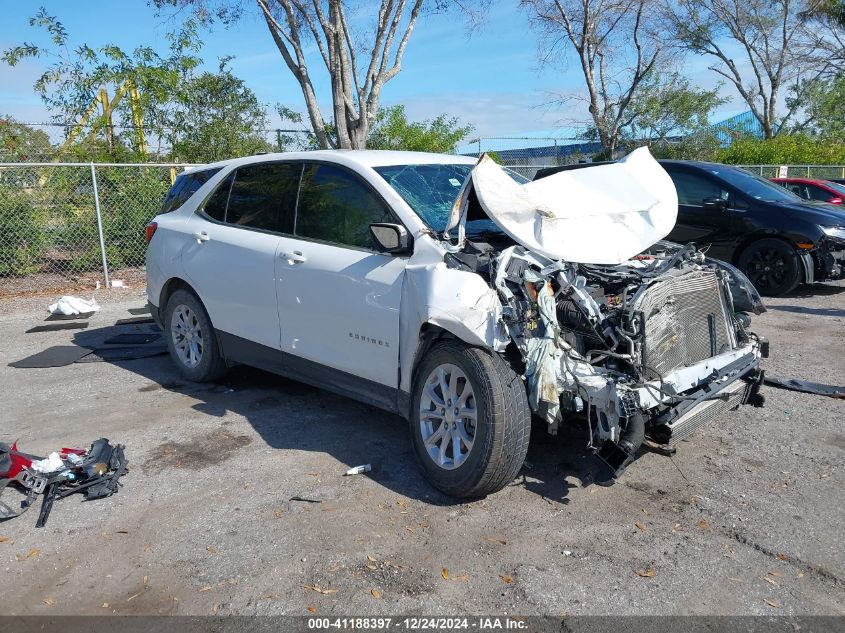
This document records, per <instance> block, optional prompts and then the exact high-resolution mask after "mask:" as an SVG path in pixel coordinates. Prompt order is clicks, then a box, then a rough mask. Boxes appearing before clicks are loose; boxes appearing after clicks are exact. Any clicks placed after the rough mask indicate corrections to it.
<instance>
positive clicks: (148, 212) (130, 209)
mask: <svg viewBox="0 0 845 633" xmlns="http://www.w3.org/2000/svg"><path fill="white" fill-rule="evenodd" d="M74 176H76V174H74ZM52 184H53V185H54V186H60V185H59V183H52ZM69 185H71V186H72V183H69V182H66V183H65V184H63V185H61V186H62V187H68V186H69ZM169 188H170V180H169V178H168V177H167V174H166V172H165V171H163V170H161V169H156V168H146V167H139V168H137V171H136V170H135V169H130V168H126V167H103V168H99V169H97V189H98V192H99V195H100V214H101V218H102V221H103V239H104V241H105V245H106V257H107V259H108V262H109V267H110V268H111V269H113V270H117V269H120V268H127V267H135V266H143V265H144V258H145V253H146V245H145V244H144V227H146V225H147V223H148V222H149V221H150V220H152V219H153V217H154V216H155V214H156V213H157V212H158V208H159V207H158V205H159V202H160V201H161V200H163V199H164V196H165V195H166V194H167V190H168V189H169ZM72 191H76V192H78V193H77V195H76V196H75V197H76V199H74V197H71V198H69V199H68V201H67V206H66V208H65V218H66V219H65V224H64V226H63V229H62V241H63V242H64V243H65V245H66V246H67V247H69V248H68V250H69V251H70V252H71V253H72V255H71V258H70V261H69V268H70V270H72V271H74V272H85V271H91V270H97V269H99V268H100V267H101V266H102V256H101V253H100V244H99V234H98V231H97V217H96V212H95V209H94V205H93V190H92V189H90V182H87V181H86V182H85V184H82V183H80V184H79V185H76V186H75V187H72ZM73 242H76V243H77V244H78V245H80V247H77V248H73V247H72V246H73Z"/></svg>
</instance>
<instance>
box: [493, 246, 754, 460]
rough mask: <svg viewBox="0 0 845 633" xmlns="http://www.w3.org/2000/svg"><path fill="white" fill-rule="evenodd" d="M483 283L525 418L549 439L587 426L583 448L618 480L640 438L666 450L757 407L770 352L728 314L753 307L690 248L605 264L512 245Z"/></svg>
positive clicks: (725, 273)
mask: <svg viewBox="0 0 845 633" xmlns="http://www.w3.org/2000/svg"><path fill="white" fill-rule="evenodd" d="M491 273H492V277H491V281H492V283H493V285H494V286H495V288H496V289H497V290H498V292H499V294H500V296H501V298H502V302H503V304H504V306H505V309H504V312H503V318H502V322H503V325H504V327H505V328H506V329H507V331H508V334H509V336H510V338H511V340H512V341H513V344H514V346H515V348H516V349H517V350H518V351H519V355H520V357H521V359H522V362H523V364H524V375H525V379H526V385H527V388H528V393H529V404H530V406H531V408H532V410H533V411H534V413H535V414H536V415H538V416H540V417H542V418H544V419H545V420H546V422H547V424H548V428H549V431H550V432H551V433H553V434H554V433H556V432H557V430H558V427H559V425H560V424H561V423H564V422H566V421H567V420H570V419H572V418H577V417H579V416H580V417H582V418H585V419H586V422H587V426H588V429H589V431H588V433H589V437H588V445H589V446H590V447H591V448H594V449H595V450H596V451H597V454H598V455H599V457H600V458H602V460H603V461H604V462H605V463H606V464H607V465H608V466H609V467H610V469H611V470H612V471H613V472H614V473H615V474H618V473H619V472H621V470H622V469H624V467H625V466H626V465H627V464H628V463H629V462H630V460H631V459H632V458H633V457H634V455H635V454H636V452H637V450H638V449H639V448H640V445H641V444H642V443H643V441H644V439H645V438H646V436H648V437H649V438H650V439H651V440H653V441H654V442H655V443H657V444H660V445H667V446H671V445H673V444H675V443H676V442H678V441H679V440H681V439H684V438H685V437H687V436H689V435H690V434H691V433H692V432H693V431H695V430H696V429H697V428H699V427H701V426H703V425H704V424H706V423H707V422H709V421H710V420H712V419H713V418H715V417H716V416H718V415H720V414H721V413H723V412H725V411H727V410H729V409H732V408H735V407H737V406H739V405H741V404H745V403H752V404H755V405H758V406H759V405H760V404H762V397H761V396H760V395H759V394H758V391H759V388H760V383H761V378H762V375H761V372H760V370H759V362H760V357H761V355H763V354H764V353H765V352H766V351H767V349H766V347H767V346H766V343H765V341H763V340H761V339H760V338H759V337H757V336H755V335H754V334H753V333H751V332H750V331H749V329H748V322H749V315H748V313H747V312H744V311H742V310H740V309H738V307H737V306H738V305H740V306H742V307H746V308H747V309H751V310H754V311H759V310H761V309H762V306H761V304H760V303H759V297H757V296H756V293H753V289H751V294H749V292H748V289H745V290H742V289H741V283H740V284H738V283H737V281H736V278H735V277H734V276H733V275H734V274H735V273H734V272H733V271H730V270H728V269H726V268H724V267H722V266H721V265H719V264H717V263H708V262H707V261H706V260H705V258H704V257H703V255H702V254H701V253H700V252H697V251H695V250H694V249H692V248H688V247H685V248H677V249H676V250H675V248H674V247H673V246H672V245H657V246H655V247H654V248H653V249H650V250H649V251H647V252H645V253H643V254H641V255H638V256H637V257H635V258H634V259H631V260H630V261H627V262H624V263H623V264H619V265H612V266H610V265H585V264H573V263H561V262H553V261H550V260H549V259H547V258H545V257H543V256H540V255H538V254H536V253H532V252H530V251H528V250H526V249H525V248H524V247H522V246H512V247H510V248H508V249H506V250H504V251H503V252H502V253H501V254H500V255H498V257H497V258H496V259H495V260H494V261H493V265H492V267H491ZM740 274H741V273H740ZM732 287H733V288H734V289H735V290H734V291H738V292H741V293H742V295H741V296H739V297H735V296H734V291H732Z"/></svg>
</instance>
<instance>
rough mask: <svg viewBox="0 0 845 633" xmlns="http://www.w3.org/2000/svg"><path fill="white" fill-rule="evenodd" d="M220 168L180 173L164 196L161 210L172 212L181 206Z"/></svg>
mask: <svg viewBox="0 0 845 633" xmlns="http://www.w3.org/2000/svg"><path fill="white" fill-rule="evenodd" d="M220 169H221V168H220V167H213V168H211V169H201V170H199V171H192V172H188V173H185V174H179V175H178V176H177V177H176V180H175V181H174V182H173V186H172V187H171V188H170V191H168V192H167V196H166V197H165V198H164V202H163V203H162V205H161V212H162V213H170V212H171V211H175V210H176V209H178V208H179V207H181V206H182V205H183V204H185V203H186V202H187V201H188V199H189V198H190V197H191V196H192V195H194V194H195V193H196V192H197V190H199V188H200V187H202V186H203V185H204V184H205V183H207V182H208V181H209V180H210V179H211V177H212V176H213V175H214V174H216V173H217V172H218V171H220Z"/></svg>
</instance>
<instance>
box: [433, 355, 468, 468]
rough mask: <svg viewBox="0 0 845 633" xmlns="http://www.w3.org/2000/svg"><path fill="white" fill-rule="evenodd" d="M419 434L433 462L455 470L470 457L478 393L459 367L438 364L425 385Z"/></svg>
mask: <svg viewBox="0 0 845 633" xmlns="http://www.w3.org/2000/svg"><path fill="white" fill-rule="evenodd" d="M419 420H420V432H421V434H422V439H423V445H424V447H425V450H426V453H427V454H428V456H429V457H430V458H431V460H432V461H433V462H434V463H435V464H437V466H439V467H440V468H443V469H445V470H453V469H455V468H458V467H460V466H461V464H463V463H464V462H465V461H466V459H467V457H469V454H470V451H472V446H473V444H474V442H475V430H476V424H477V423H478V409H477V408H476V401H475V393H474V391H473V389H472V384H471V383H470V381H469V379H468V378H467V376H466V374H465V373H464V372H463V371H462V370H461V369H460V367H458V366H457V365H452V364H450V363H446V364H442V365H438V366H437V367H435V368H434V369H433V370H432V372H431V373H430V374H429V375H428V377H427V378H426V379H425V382H424V383H423V391H422V395H421V397H420V417H419Z"/></svg>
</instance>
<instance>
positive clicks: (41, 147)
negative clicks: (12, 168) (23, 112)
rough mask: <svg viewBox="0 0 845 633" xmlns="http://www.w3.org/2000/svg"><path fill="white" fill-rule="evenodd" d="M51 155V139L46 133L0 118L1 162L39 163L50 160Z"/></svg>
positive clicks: (6, 118)
mask: <svg viewBox="0 0 845 633" xmlns="http://www.w3.org/2000/svg"><path fill="white" fill-rule="evenodd" d="M50 154H51V147H50V139H49V137H48V136H47V134H46V133H45V132H44V131H42V130H35V129H33V128H31V127H29V126H27V125H21V124H20V123H18V122H17V121H15V120H14V119H12V118H11V117H9V116H0V162H12V163H17V162H26V161H33V162H37V161H43V160H48V159H49V158H50Z"/></svg>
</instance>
